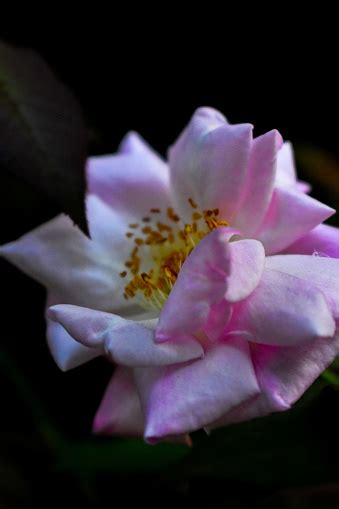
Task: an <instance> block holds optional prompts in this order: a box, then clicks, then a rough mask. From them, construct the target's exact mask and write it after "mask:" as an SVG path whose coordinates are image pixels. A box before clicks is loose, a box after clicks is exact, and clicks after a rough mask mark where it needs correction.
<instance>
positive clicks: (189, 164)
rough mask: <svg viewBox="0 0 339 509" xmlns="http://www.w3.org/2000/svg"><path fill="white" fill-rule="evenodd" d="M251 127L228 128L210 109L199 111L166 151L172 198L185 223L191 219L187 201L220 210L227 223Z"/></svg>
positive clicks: (244, 163) (247, 152) (237, 199)
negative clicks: (190, 199)
mask: <svg viewBox="0 0 339 509" xmlns="http://www.w3.org/2000/svg"><path fill="white" fill-rule="evenodd" d="M251 142H252V126H251V125H249V124H238V125H230V124H228V123H227V122H226V120H225V118H224V117H223V116H222V115H221V113H219V112H218V111H216V110H213V109H212V108H199V109H198V110H197V111H196V112H195V114H194V115H193V117H192V119H191V121H190V123H189V124H188V126H187V127H186V129H185V130H184V131H183V133H182V134H181V135H180V137H179V138H178V140H177V141H176V142H175V144H174V145H173V146H172V147H171V148H170V150H169V165H170V172H171V183H172V187H173V196H174V197H173V199H174V201H175V204H176V205H177V208H178V211H179V214H180V215H182V217H183V218H184V220H185V221H187V220H189V219H190V217H191V213H192V209H191V208H190V206H189V204H188V201H187V200H188V198H192V199H193V200H194V201H195V202H196V203H197V205H198V207H199V209H201V210H204V209H215V208H216V207H218V208H219V210H220V217H221V218H222V219H226V220H228V221H231V220H232V219H233V217H234V214H235V212H236V210H237V209H238V206H239V203H240V198H241V195H242V192H243V187H244V183H245V181H246V178H247V170H248V161H249V157H250V150H251Z"/></svg>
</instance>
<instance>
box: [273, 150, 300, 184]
mask: <svg viewBox="0 0 339 509" xmlns="http://www.w3.org/2000/svg"><path fill="white" fill-rule="evenodd" d="M276 184H277V186H278V187H287V188H288V187H295V186H296V184H297V172H296V169H295V160H294V155H293V147H292V143H290V142H289V141H287V142H285V143H284V144H283V146H282V147H281V149H280V150H279V153H278V161H277V174H276Z"/></svg>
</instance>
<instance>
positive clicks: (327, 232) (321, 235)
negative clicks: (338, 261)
mask: <svg viewBox="0 0 339 509" xmlns="http://www.w3.org/2000/svg"><path fill="white" fill-rule="evenodd" d="M284 253H289V254H308V255H319V256H331V257H332V258H339V228H335V227H334V226H329V225H327V224H320V225H319V226H317V227H316V228H314V230H312V231H310V232H309V233H308V234H307V235H305V236H304V237H302V238H301V239H299V240H297V241H296V242H294V244H291V245H290V246H288V248H287V249H285V251H284Z"/></svg>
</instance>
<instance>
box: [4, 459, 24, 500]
mask: <svg viewBox="0 0 339 509" xmlns="http://www.w3.org/2000/svg"><path fill="white" fill-rule="evenodd" d="M28 497H30V487H29V485H28V483H27V481H26V480H25V478H24V476H23V474H22V472H20V469H19V468H18V467H17V465H15V464H13V463H12V462H9V461H5V460H3V459H1V458H0V506H1V508H4V507H18V506H19V504H20V507H21V504H23V503H25V502H26V503H27V501H28Z"/></svg>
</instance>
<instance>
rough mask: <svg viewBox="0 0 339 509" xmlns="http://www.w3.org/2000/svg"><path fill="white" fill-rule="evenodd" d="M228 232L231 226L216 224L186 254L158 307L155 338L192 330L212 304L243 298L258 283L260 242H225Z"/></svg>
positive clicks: (200, 324)
mask: <svg viewBox="0 0 339 509" xmlns="http://www.w3.org/2000/svg"><path fill="white" fill-rule="evenodd" d="M232 235H233V231H232V230H231V229H229V228H218V229H217V230H215V231H213V232H211V233H210V234H209V235H207V236H206V237H205V238H204V239H203V240H202V241H201V242H200V243H199V244H198V246H197V247H196V248H195V249H194V250H193V251H192V253H191V254H190V256H189V257H188V258H187V260H186V261H185V263H184V265H183V266H182V268H181V270H180V272H179V275H178V279H177V281H176V283H175V285H174V287H173V289H172V291H171V293H170V295H169V297H168V299H167V301H166V302H165V304H164V307H163V308H162V310H161V313H160V317H159V323H158V327H157V332H156V339H157V341H166V340H168V339H170V338H172V337H175V336H177V335H178V334H194V333H196V332H197V331H199V330H200V329H201V327H203V325H204V324H205V323H206V322H207V321H208V318H209V316H210V311H211V309H212V306H214V305H217V304H218V303H220V302H221V301H222V300H226V301H228V302H229V303H233V302H237V301H239V300H241V299H244V298H245V297H247V296H248V295H249V294H250V293H251V292H253V290H254V289H255V287H256V286H257V285H258V283H259V281H260V278H261V274H262V271H263V268H264V260H265V253H264V249H263V246H262V244H260V242H258V241H256V240H248V239H247V240H239V241H235V242H229V239H230V238H231V237H232ZM224 311H226V314H229V312H228V311H227V310H225V309H223V312H224Z"/></svg>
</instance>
